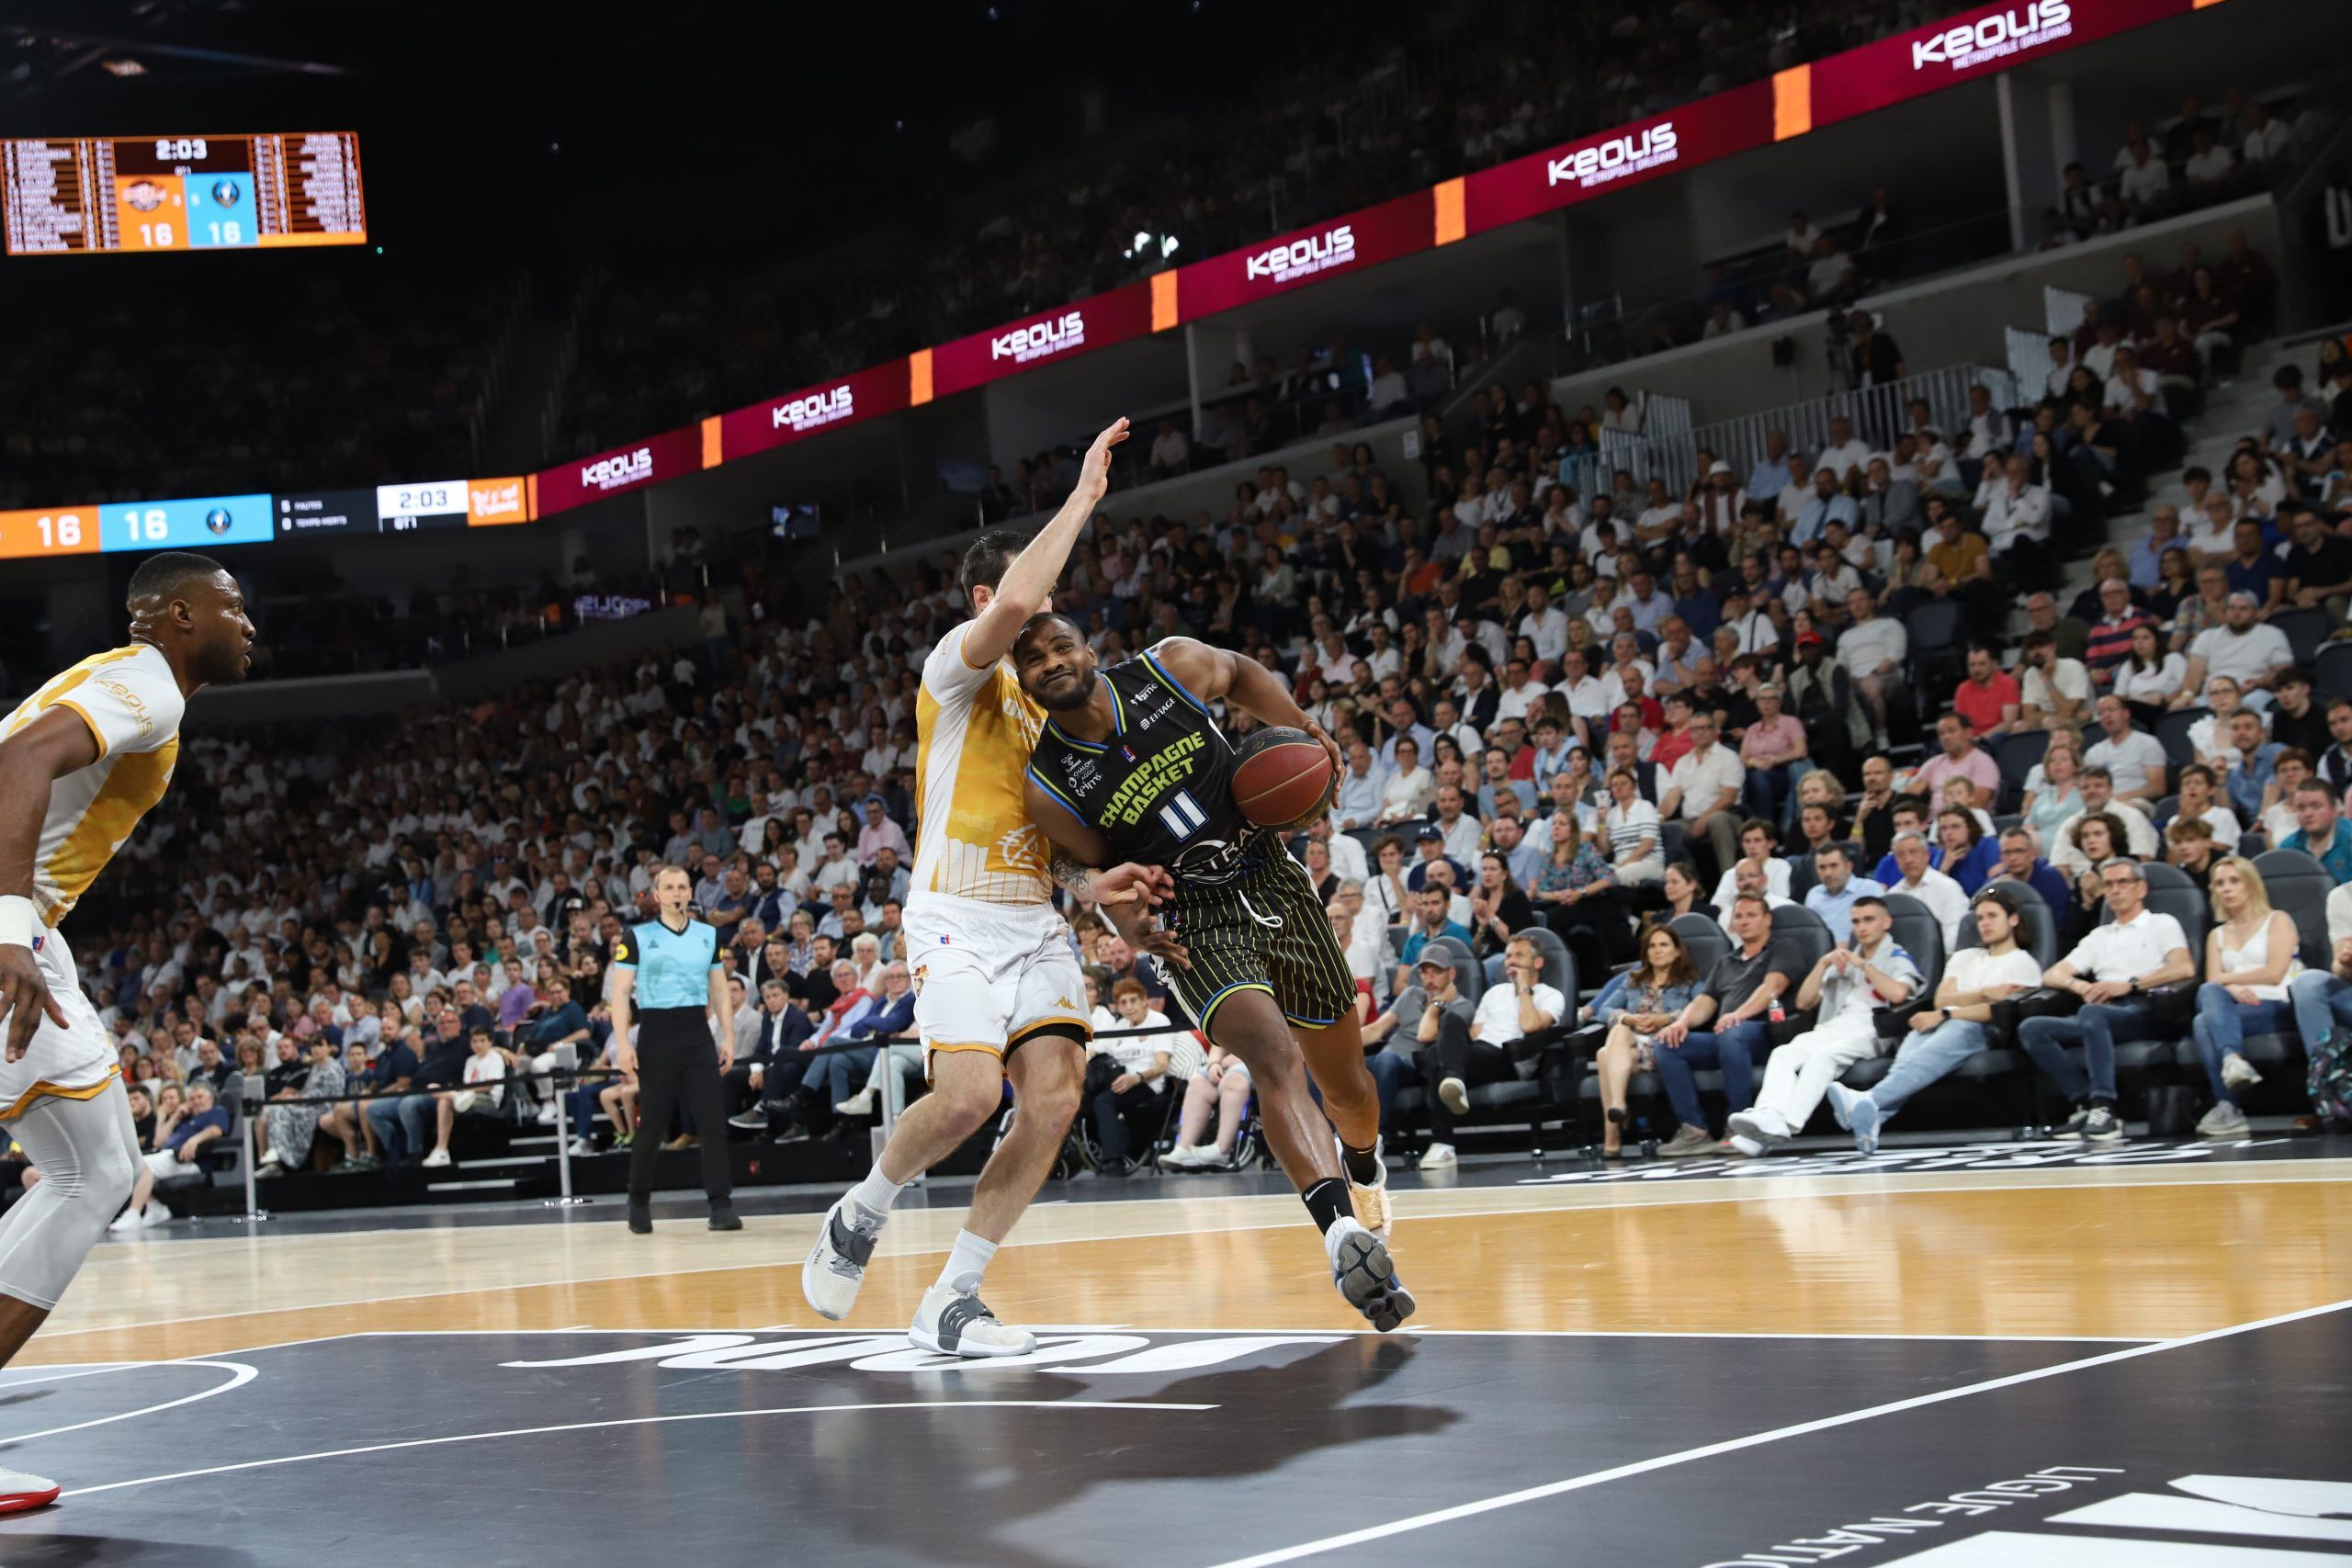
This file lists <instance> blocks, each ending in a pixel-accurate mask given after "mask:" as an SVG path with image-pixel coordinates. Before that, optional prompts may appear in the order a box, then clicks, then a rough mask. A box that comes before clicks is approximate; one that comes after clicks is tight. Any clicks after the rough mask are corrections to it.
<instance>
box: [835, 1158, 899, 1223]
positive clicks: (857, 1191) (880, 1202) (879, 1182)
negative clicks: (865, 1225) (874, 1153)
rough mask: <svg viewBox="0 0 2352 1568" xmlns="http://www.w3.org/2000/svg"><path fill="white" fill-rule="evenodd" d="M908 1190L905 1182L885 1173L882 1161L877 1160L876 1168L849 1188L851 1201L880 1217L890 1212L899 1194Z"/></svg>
mask: <svg viewBox="0 0 2352 1568" xmlns="http://www.w3.org/2000/svg"><path fill="white" fill-rule="evenodd" d="M905 1190H907V1184H906V1183H905V1182H903V1181H893V1180H891V1179H889V1178H888V1177H887V1176H885V1175H883V1174H882V1162H881V1161H879V1160H876V1161H875V1162H874V1168H873V1169H871V1170H869V1171H867V1172H866V1173H865V1180H863V1181H861V1182H859V1183H858V1184H857V1185H856V1186H854V1187H853V1188H851V1189H850V1190H849V1201H851V1202H853V1203H855V1204H856V1205H857V1206H858V1207H859V1208H861V1209H864V1210H865V1212H866V1213H869V1214H872V1215H874V1216H876V1218H879V1217H880V1216H882V1215H884V1214H887V1213H889V1212H890V1205H891V1204H893V1203H895V1202H897V1201H899V1193H901V1192H904V1191H905Z"/></svg>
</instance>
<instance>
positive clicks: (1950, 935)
mask: <svg viewBox="0 0 2352 1568" xmlns="http://www.w3.org/2000/svg"><path fill="white" fill-rule="evenodd" d="M1887 891H1888V892H1889V893H1903V894H1907V895H1909V896H1910V897H1914V898H1917V900H1919V902H1920V903H1922V904H1925V905H1926V906H1927V907H1928V913H1929V914H1931V915H1933V916H1935V918H1936V924H1938V925H1939V926H1941V927H1942V928H1943V932H1944V951H1945V952H1946V953H1950V952H1951V951H1952V950H1953V949H1954V948H1956V947H1957V946H1959V944H1960V922H1961V921H1962V920H1963V919H1967V918H1968V895H1967V894H1965V893H1963V892H1962V891H1961V890H1960V884H1959V883H1957V882H1954V881H1953V880H1952V879H1951V877H1949V876H1946V875H1945V874H1943V873H1942V872H1940V871H1938V870H1936V869H1935V868H1934V867H1932V866H1930V867H1929V868H1928V869H1927V870H1925V871H1923V872H1921V873H1920V874H1919V880H1918V881H1917V882H1910V881H1897V882H1896V883H1895V884H1894V886H1891V887H1889V888H1888V889H1887Z"/></svg>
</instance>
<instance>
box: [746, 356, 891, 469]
mask: <svg viewBox="0 0 2352 1568" xmlns="http://www.w3.org/2000/svg"><path fill="white" fill-rule="evenodd" d="M906 406H907V362H906V361H905V360H903V359H893V360H891V361H890V362H889V363H888V364H887V365H877V366H875V367H873V368H872V369H869V370H859V371H856V372H854V373H853V374H851V375H847V376H840V377H836V378H833V379H832V380H830V381H820V382H819V383H818V384H817V385H816V386H813V387H803V388H802V389H800V390H798V391H797V392H786V394H785V395H784V396H782V397H780V398H771V399H769V400H767V401H766V402H763V403H753V404H752V406H751V407H749V408H741V409H736V410H733V411H732V412H728V413H723V414H720V415H719V416H718V440H719V452H718V460H721V461H725V460H729V459H732V458H736V457H749V456H750V455H751V454H752V453H754V452H765V451H767V450H769V449H770V448H771V447H776V446H790V445H792V443H794V442H796V441H799V440H803V439H805V438H807V437H809V436H811V435H815V434H820V433H821V432H823V431H828V430H840V429H842V428H843V427H844V426H847V425H852V424H855V423H857V422H858V421H860V420H865V419H872V418H874V417H876V415H878V414H886V413H896V412H899V410H900V409H903V408H905V407H906Z"/></svg>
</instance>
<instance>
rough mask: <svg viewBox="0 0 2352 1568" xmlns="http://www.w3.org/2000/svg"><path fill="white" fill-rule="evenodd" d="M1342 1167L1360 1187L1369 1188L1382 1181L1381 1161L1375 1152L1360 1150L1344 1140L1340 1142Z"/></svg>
mask: <svg viewBox="0 0 2352 1568" xmlns="http://www.w3.org/2000/svg"><path fill="white" fill-rule="evenodd" d="M1340 1168H1341V1169H1343V1170H1345V1171H1346V1172H1347V1173H1348V1179H1349V1180H1350V1181H1352V1182H1354V1183H1355V1184H1356V1185H1357V1186H1358V1187H1369V1186H1371V1185H1372V1184H1373V1183H1374V1182H1375V1181H1377V1180H1379V1179H1380V1161H1379V1159H1378V1157H1377V1156H1375V1154H1374V1151H1373V1150H1371V1149H1360V1148H1358V1147H1356V1146H1355V1145H1353V1144H1351V1143H1349V1142H1348V1141H1347V1140H1346V1139H1344V1138H1342V1139H1341V1140H1340Z"/></svg>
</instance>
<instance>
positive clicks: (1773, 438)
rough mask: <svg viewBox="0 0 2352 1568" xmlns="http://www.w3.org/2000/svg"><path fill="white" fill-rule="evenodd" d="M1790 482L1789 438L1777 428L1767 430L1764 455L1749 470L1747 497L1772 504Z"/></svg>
mask: <svg viewBox="0 0 2352 1568" xmlns="http://www.w3.org/2000/svg"><path fill="white" fill-rule="evenodd" d="M1788 482H1789V438H1788V437H1787V436H1785V435H1783V434H1781V433H1780V432H1779V431H1777V430H1771V431H1767V432H1765V434H1764V456H1762V457H1758V459H1757V460H1756V467H1755V468H1751V469H1750V470H1748V475H1747V499H1748V500H1750V501H1761V502H1765V503H1766V504H1768V505H1769V504H1770V502H1771V501H1772V498H1773V497H1775V496H1777V495H1779V494H1780V493H1781V490H1782V489H1784V488H1785V487H1786V486H1787V484H1788Z"/></svg>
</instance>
